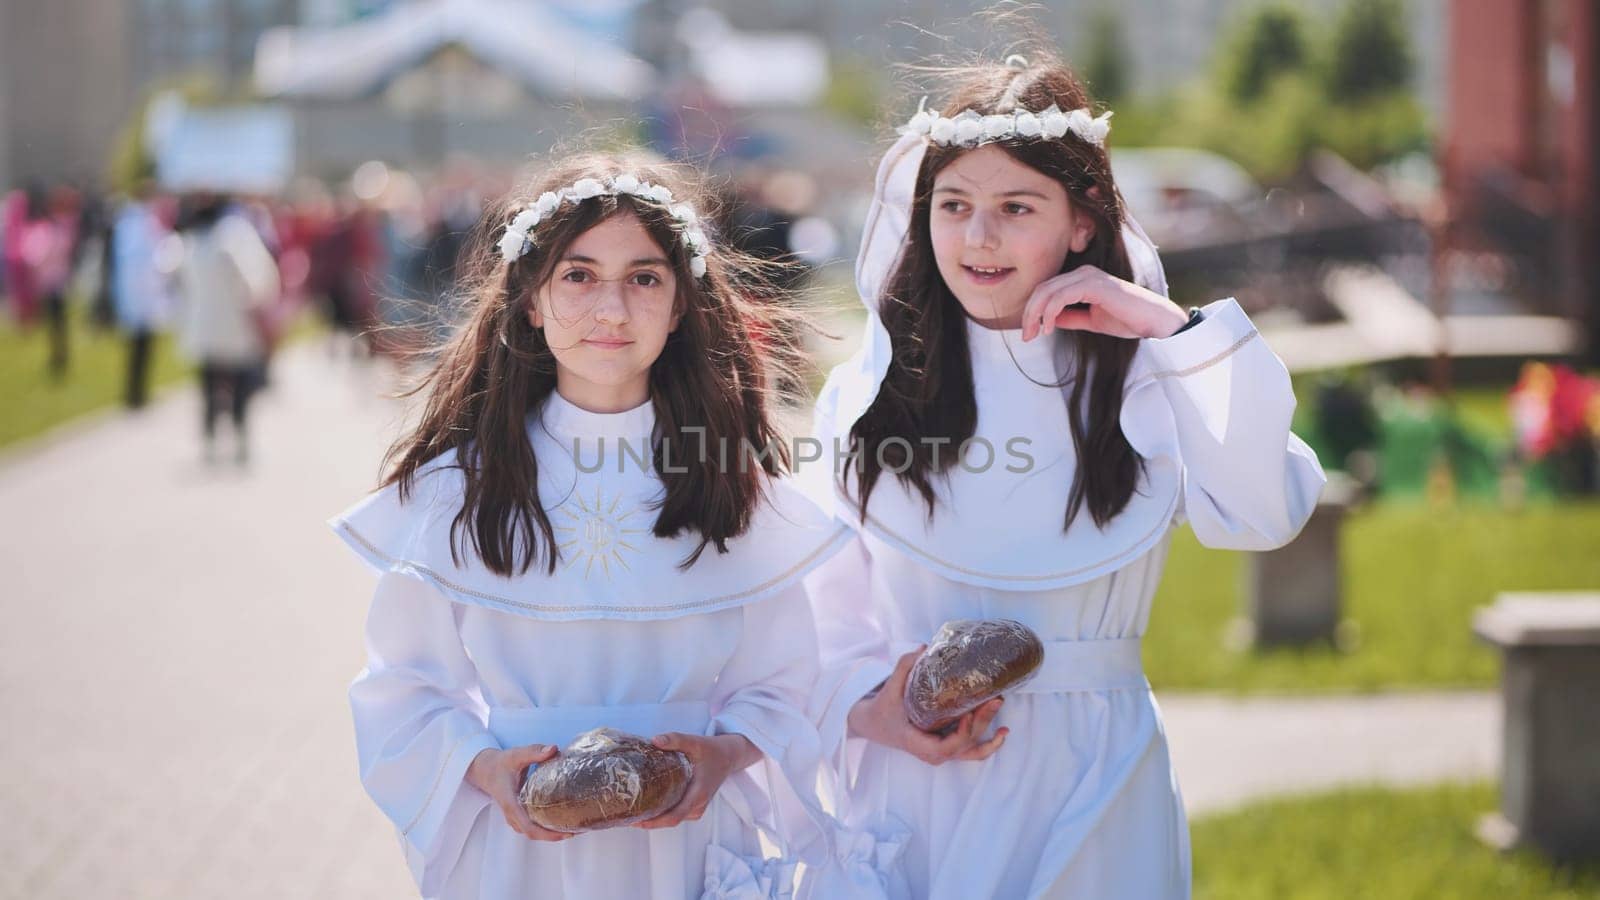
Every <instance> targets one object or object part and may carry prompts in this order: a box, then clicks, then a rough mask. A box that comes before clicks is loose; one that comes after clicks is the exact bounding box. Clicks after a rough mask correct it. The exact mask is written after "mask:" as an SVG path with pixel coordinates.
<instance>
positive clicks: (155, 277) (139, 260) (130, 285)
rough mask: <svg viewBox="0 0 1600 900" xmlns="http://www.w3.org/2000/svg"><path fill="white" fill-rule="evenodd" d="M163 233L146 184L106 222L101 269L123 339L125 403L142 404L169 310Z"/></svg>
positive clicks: (162, 224)
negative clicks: (154, 348)
mask: <svg viewBox="0 0 1600 900" xmlns="http://www.w3.org/2000/svg"><path fill="white" fill-rule="evenodd" d="M167 237H168V230H167V226H166V223H164V222H163V221H162V220H161V217H160V215H158V214H157V212H156V210H155V208H154V205H153V204H152V202H151V199H150V194H149V189H148V188H147V187H144V186H141V187H140V188H137V189H135V193H134V196H133V197H131V198H130V199H129V200H128V203H127V205H125V206H124V207H123V208H122V210H121V212H119V213H118V214H117V217H116V220H115V221H114V222H113V224H112V226H111V234H110V237H109V244H110V246H109V250H110V252H109V253H107V254H106V258H107V260H108V262H109V264H110V265H109V269H108V271H107V272H106V275H105V280H106V283H107V285H108V287H109V288H110V292H111V306H112V310H113V311H114V313H115V316H116V324H117V327H118V328H119V329H120V330H121V331H122V333H123V335H124V336H125V337H126V338H127V342H128V367H127V375H126V382H125V388H124V391H123V399H124V402H125V403H127V405H128V408H129V409H138V408H140V407H142V406H144V404H145V400H146V399H147V397H148V395H149V381H150V349H151V345H152V344H153V343H154V341H155V337H156V334H157V332H159V331H160V330H161V329H162V328H163V327H164V326H165V324H166V321H167V317H168V316H169V315H170V313H171V296H170V294H169V291H168V285H167V278H166V274H165V273H164V272H162V271H161V268H160V263H159V259H158V251H159V250H160V248H161V244H162V241H164V240H165V239H166V238H167Z"/></svg>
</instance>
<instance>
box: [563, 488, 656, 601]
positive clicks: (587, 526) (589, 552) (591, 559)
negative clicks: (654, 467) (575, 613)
mask: <svg viewBox="0 0 1600 900" xmlns="http://www.w3.org/2000/svg"><path fill="white" fill-rule="evenodd" d="M571 502H573V503H576V504H577V506H578V508H577V510H573V509H571V508H569V504H567V503H563V504H561V505H560V506H559V507H557V508H556V512H558V513H561V514H562V515H564V516H566V518H567V522H568V524H565V525H556V526H555V530H556V532H557V534H558V535H560V537H559V538H558V540H561V541H564V542H565V543H562V544H560V545H559V549H560V550H561V554H562V555H563V556H565V557H566V558H567V562H566V565H567V567H568V568H571V567H572V566H573V565H576V564H577V563H579V562H582V563H583V577H585V578H588V577H589V575H590V574H591V573H592V572H593V571H594V566H595V563H599V564H600V570H601V571H602V572H604V573H605V576H606V578H607V579H608V580H609V579H610V578H611V567H612V566H613V565H616V566H618V567H620V568H621V569H623V570H624V571H627V568H628V564H627V563H626V562H625V561H623V558H622V553H623V551H624V550H628V551H633V552H638V550H639V548H638V547H635V546H634V545H632V544H630V543H628V536H630V535H635V534H644V533H645V529H643V528H624V527H623V524H624V523H625V522H627V520H628V518H629V517H631V516H632V515H633V514H634V513H635V512H637V510H633V509H626V510H622V511H621V512H618V510H617V508H618V507H619V506H621V505H622V495H621V494H618V495H617V496H616V497H614V498H612V500H611V504H610V505H609V506H607V505H606V503H605V501H604V500H603V499H602V497H601V494H600V488H599V487H596V488H595V491H594V505H593V506H590V505H589V504H588V503H586V502H584V499H583V497H582V496H580V495H578V494H573V495H572V501H571Z"/></svg>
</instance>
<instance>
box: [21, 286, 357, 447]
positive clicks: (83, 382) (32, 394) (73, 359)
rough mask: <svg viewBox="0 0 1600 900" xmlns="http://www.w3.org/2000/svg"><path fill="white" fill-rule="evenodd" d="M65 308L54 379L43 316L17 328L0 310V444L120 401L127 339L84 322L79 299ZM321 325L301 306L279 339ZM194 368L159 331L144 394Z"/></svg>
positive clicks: (314, 331) (319, 330)
mask: <svg viewBox="0 0 1600 900" xmlns="http://www.w3.org/2000/svg"><path fill="white" fill-rule="evenodd" d="M70 315H71V321H70V323H69V326H68V335H69V339H70V345H69V346H70V351H69V354H68V357H69V360H70V362H69V363H68V369H67V375H66V377H65V378H64V379H62V380H60V381H57V380H56V379H54V378H52V377H51V376H50V374H49V372H48V371H47V369H46V362H47V361H48V359H49V355H50V347H49V341H50V336H49V334H48V332H47V331H46V330H45V328H44V325H43V323H40V324H38V325H35V326H34V327H33V328H31V329H28V330H22V329H19V328H18V327H17V326H16V324H15V323H14V322H13V321H12V320H11V319H9V318H7V317H5V316H0V448H3V447H5V446H7V445H9V444H16V443H19V442H21V441H25V440H27V439H29V438H33V437H37V436H38V435H40V434H43V433H44V432H46V431H49V430H50V429H51V428H54V427H55V426H57V425H60V424H62V423H64V422H67V421H69V420H71V419H75V418H77V417H79V416H82V415H84V414H85V413H91V412H94V411H96V410H100V409H106V408H110V407H115V406H119V405H121V403H122V397H123V392H124V390H125V388H124V381H123V379H124V378H125V377H126V376H125V372H126V369H127V365H128V346H127V342H126V339H125V338H123V336H122V335H121V334H120V333H118V332H116V331H114V330H106V329H99V328H94V327H91V326H90V324H89V322H88V321H87V316H86V315H85V314H84V312H83V309H82V305H81V304H76V305H74V306H73V307H72V312H71V314H70ZM323 333H325V331H324V330H323V327H322V325H321V324H320V320H318V319H317V318H316V317H315V316H314V315H312V314H311V313H310V312H309V310H302V311H301V312H300V313H299V314H298V315H296V316H295V317H294V318H293V319H292V320H291V322H290V323H289V327H288V331H287V333H286V334H285V335H284V337H283V339H282V344H288V343H292V342H294V341H299V340H305V339H307V338H309V337H311V336H314V335H319V334H323ZM282 344H280V349H281V346H282ZM196 370H197V369H196V365H195V364H194V363H193V362H191V361H189V360H186V359H184V358H183V356H182V355H181V354H180V353H179V352H178V349H177V340H176V338H174V337H173V336H172V335H171V334H163V335H160V336H158V337H157V338H156V340H155V343H154V345H153V346H152V348H151V353H150V400H152V401H153V400H154V399H155V398H156V397H157V396H158V395H159V394H160V392H161V390H162V389H163V388H165V387H170V386H172V385H174V384H181V383H184V382H186V381H189V380H190V379H192V378H193V377H194V375H195V372H196Z"/></svg>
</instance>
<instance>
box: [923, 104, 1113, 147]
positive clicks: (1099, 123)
mask: <svg viewBox="0 0 1600 900" xmlns="http://www.w3.org/2000/svg"><path fill="white" fill-rule="evenodd" d="M927 105H928V98H926V97H924V98H922V102H921V103H920V104H918V105H917V114H916V115H914V116H912V117H911V121H909V122H907V123H906V124H905V127H903V128H901V129H900V131H901V133H902V134H920V135H922V136H923V137H926V138H927V139H928V140H930V141H933V142H934V143H935V144H939V145H942V146H945V147H981V146H983V145H984V144H991V143H994V142H995V141H1003V140H1006V139H1007V138H1016V137H1023V138H1040V139H1050V140H1054V139H1056V138H1060V137H1063V136H1065V135H1066V133H1067V132H1069V131H1070V132H1072V133H1073V134H1075V135H1077V136H1078V137H1080V138H1083V139H1084V140H1086V141H1088V142H1089V143H1091V144H1094V145H1095V146H1096V147H1099V146H1103V145H1104V144H1105V142H1106V135H1107V134H1110V133H1111V111H1110V110H1107V111H1105V112H1103V113H1101V114H1100V115H1099V116H1098V117H1095V116H1091V115H1089V110H1087V109H1075V110H1072V111H1071V112H1062V111H1061V109H1060V108H1059V107H1057V106H1056V105H1055V104H1054V103H1052V104H1050V108H1049V109H1046V110H1043V111H1042V112H1036V113H1035V112H1029V111H1028V110H1025V109H1016V110H1013V111H1012V112H1010V113H1006V114H1002V115H993V116H985V115H980V114H978V113H977V112H975V111H973V110H970V109H965V110H962V111H961V112H959V113H957V114H956V115H954V116H949V117H946V116H941V115H939V113H938V111H937V110H931V109H928V108H927Z"/></svg>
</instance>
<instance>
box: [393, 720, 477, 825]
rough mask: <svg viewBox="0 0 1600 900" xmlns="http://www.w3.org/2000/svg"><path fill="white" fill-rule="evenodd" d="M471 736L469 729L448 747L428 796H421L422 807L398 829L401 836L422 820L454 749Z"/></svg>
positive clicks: (454, 753) (442, 778) (453, 754)
mask: <svg viewBox="0 0 1600 900" xmlns="http://www.w3.org/2000/svg"><path fill="white" fill-rule="evenodd" d="M473 737H476V735H474V734H473V733H472V732H470V731H469V732H467V733H466V734H463V735H462V736H461V737H459V738H457V739H456V742H455V746H453V747H451V748H450V752H449V753H446V754H445V757H444V762H443V763H442V764H441V765H440V766H439V771H438V772H437V773H435V774H434V776H433V785H432V786H431V787H429V788H428V796H426V797H424V798H422V808H421V809H419V810H417V814H416V815H415V816H414V817H412V819H411V821H409V822H407V823H406V827H404V828H402V829H400V834H401V836H402V837H407V836H410V834H411V829H413V828H415V827H417V823H418V822H420V821H422V816H423V814H424V813H426V812H427V811H428V807H429V806H430V805H431V804H432V803H433V795H434V793H435V792H436V791H438V790H439V782H441V781H444V770H445V769H448V768H450V760H452V759H455V758H456V751H457V750H460V749H461V745H462V744H465V743H466V742H467V741H468V740H469V739H471V738H473Z"/></svg>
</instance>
